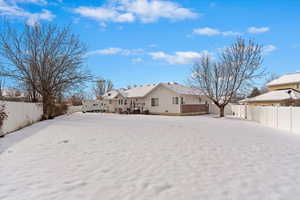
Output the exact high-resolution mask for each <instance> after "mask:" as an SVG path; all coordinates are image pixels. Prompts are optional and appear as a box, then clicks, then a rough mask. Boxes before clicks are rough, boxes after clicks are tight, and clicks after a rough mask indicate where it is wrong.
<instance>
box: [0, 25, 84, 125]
mask: <svg viewBox="0 0 300 200" xmlns="http://www.w3.org/2000/svg"><path fill="white" fill-rule="evenodd" d="M19 30H20V29H19ZM85 53H86V48H85V45H84V44H82V43H81V42H80V40H79V37H78V36H77V35H74V34H72V33H71V30H70V27H62V28H60V27H58V26H57V25H53V24H41V25H35V26H27V25H24V27H23V29H22V30H21V31H18V30H17V29H14V28H12V27H11V26H10V25H9V24H6V25H5V26H2V27H1V31H0V55H1V56H3V57H4V58H5V60H6V61H7V62H6V63H5V72H4V74H5V75H6V76H8V77H10V78H13V79H14V80H16V81H17V82H20V83H23V85H25V86H26V87H27V89H28V90H29V91H31V92H32V93H33V96H34V95H36V94H37V93H38V94H39V95H40V96H41V97H42V102H43V112H44V115H43V118H44V119H48V118H52V117H53V116H54V114H53V105H54V104H55V102H56V99H57V97H58V96H59V95H60V94H61V93H62V92H64V91H66V90H70V89H72V88H74V87H78V86H80V85H81V84H83V83H84V82H85V81H87V80H88V79H90V75H89V74H88V73H87V71H86V70H84V62H83V61H84V60H83V58H84V55H85ZM33 99H35V97H33Z"/></svg>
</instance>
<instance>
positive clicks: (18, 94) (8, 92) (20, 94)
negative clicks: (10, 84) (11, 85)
mask: <svg viewBox="0 0 300 200" xmlns="http://www.w3.org/2000/svg"><path fill="white" fill-rule="evenodd" d="M2 97H6V98H25V97H27V93H26V92H25V91H21V90H16V89H8V88H7V89H3V90H2Z"/></svg>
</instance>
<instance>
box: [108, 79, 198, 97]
mask: <svg viewBox="0 0 300 200" xmlns="http://www.w3.org/2000/svg"><path fill="white" fill-rule="evenodd" d="M158 86H163V87H166V88H168V89H170V90H172V91H174V92H175V93H177V94H179V95H201V94H202V93H201V91H200V90H198V89H196V88H191V87H187V86H184V85H180V84H178V83H174V82H170V83H159V84H148V85H141V86H137V87H134V88H130V89H127V90H125V89H120V90H113V91H110V92H108V93H106V94H104V95H103V98H105V99H114V98H116V97H117V96H118V95H122V96H123V97H127V98H141V97H145V96H146V95H147V94H149V93H150V92H151V91H152V90H154V89H155V88H156V87H158Z"/></svg>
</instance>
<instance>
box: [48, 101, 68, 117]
mask: <svg viewBox="0 0 300 200" xmlns="http://www.w3.org/2000/svg"><path fill="white" fill-rule="evenodd" d="M67 111H68V105H67V103H65V102H62V103H59V104H55V105H53V106H52V109H51V113H52V114H51V117H50V118H54V117H57V116H60V115H64V114H66V113H67Z"/></svg>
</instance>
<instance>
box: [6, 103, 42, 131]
mask: <svg viewBox="0 0 300 200" xmlns="http://www.w3.org/2000/svg"><path fill="white" fill-rule="evenodd" d="M3 104H4V105H5V112H6V113H7V115H8V118H7V119H6V120H4V124H3V126H2V134H3V133H4V134H5V133H8V132H12V131H15V130H17V129H20V128H22V127H24V126H26V125H29V124H32V123H34V122H36V121H38V120H40V119H41V117H42V114H43V107H42V105H41V104H36V103H24V102H9V101H0V105H3ZM0 134H1V133H0Z"/></svg>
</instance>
